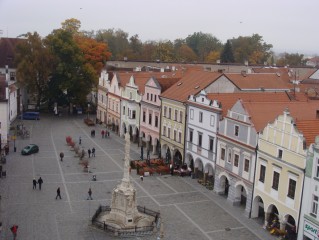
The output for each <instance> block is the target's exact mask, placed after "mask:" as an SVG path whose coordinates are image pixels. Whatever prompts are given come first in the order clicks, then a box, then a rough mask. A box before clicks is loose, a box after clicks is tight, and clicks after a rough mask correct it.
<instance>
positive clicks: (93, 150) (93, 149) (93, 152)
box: [92, 148, 95, 157]
mask: <svg viewBox="0 0 319 240" xmlns="http://www.w3.org/2000/svg"><path fill="white" fill-rule="evenodd" d="M92 157H95V148H92Z"/></svg>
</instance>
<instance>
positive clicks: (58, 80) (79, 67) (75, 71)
mask: <svg viewBox="0 0 319 240" xmlns="http://www.w3.org/2000/svg"><path fill="white" fill-rule="evenodd" d="M73 33H74V32H73V31H68V30H64V29H56V30H54V31H53V32H52V33H51V34H50V35H48V36H47V38H46V42H47V45H48V46H50V50H51V52H52V54H53V55H54V57H55V61H54V71H53V73H52V77H51V80H50V97H51V100H53V101H57V102H58V103H59V104H69V103H76V104H82V105H83V104H84V103H85V102H86V96H87V95H88V94H89V92H90V91H91V89H92V87H94V85H95V84H96V78H95V76H96V72H95V69H94V68H93V67H92V65H90V64H88V63H86V62H85V58H84V54H83V52H82V51H81V49H80V47H79V46H78V45H77V43H76V41H75V39H74V36H73Z"/></svg>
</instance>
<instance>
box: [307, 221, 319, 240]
mask: <svg viewBox="0 0 319 240" xmlns="http://www.w3.org/2000/svg"><path fill="white" fill-rule="evenodd" d="M304 232H306V233H308V234H310V235H311V236H313V237H315V238H313V239H316V238H318V237H319V227H318V226H316V225H313V224H312V223H310V222H308V221H307V220H305V224H304Z"/></svg>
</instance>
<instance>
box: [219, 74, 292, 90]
mask: <svg viewBox="0 0 319 240" xmlns="http://www.w3.org/2000/svg"><path fill="white" fill-rule="evenodd" d="M225 76H226V77H227V78H228V79H229V80H230V81H232V82H233V83H234V84H235V85H236V86H237V87H238V88H240V89H242V90H244V89H260V88H264V89H291V88H292V87H293V85H292V84H290V83H289V76H288V74H287V73H286V74H276V73H251V74H241V73H226V74H225Z"/></svg>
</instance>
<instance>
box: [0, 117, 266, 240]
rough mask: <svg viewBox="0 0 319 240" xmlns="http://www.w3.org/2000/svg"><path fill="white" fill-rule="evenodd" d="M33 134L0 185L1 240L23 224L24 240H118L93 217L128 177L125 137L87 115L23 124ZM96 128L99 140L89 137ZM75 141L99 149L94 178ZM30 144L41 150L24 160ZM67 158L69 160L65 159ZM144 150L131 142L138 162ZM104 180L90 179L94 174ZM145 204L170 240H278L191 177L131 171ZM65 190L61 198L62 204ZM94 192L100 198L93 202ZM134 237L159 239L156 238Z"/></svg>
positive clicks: (92, 166)
mask: <svg viewBox="0 0 319 240" xmlns="http://www.w3.org/2000/svg"><path fill="white" fill-rule="evenodd" d="M24 125H25V126H26V127H27V129H29V130H30V132H31V137H30V138H29V139H21V138H19V137H18V139H17V140H16V143H15V144H16V147H17V152H13V143H12V142H11V143H10V153H9V155H8V156H7V163H6V164H4V169H5V170H6V172H7V177H6V178H3V179H1V180H0V190H1V197H2V200H1V205H0V213H1V215H0V218H1V221H2V223H3V227H2V233H1V239H6V240H9V239H13V237H12V235H11V232H10V229H9V228H10V227H11V226H12V225H13V224H17V225H18V226H19V229H18V237H17V239H21V240H22V239H23V240H47V239H50V240H51V239H52V240H64V239H66V240H82V239H83V240H84V239H85V240H89V239H90V240H100V239H117V238H116V237H113V236H112V235H109V234H106V233H104V232H102V231H99V230H96V229H94V228H92V227H90V226H89V219H90V218H91V216H92V215H93V213H94V211H95V210H96V209H97V208H98V206H99V205H100V204H101V205H110V200H111V196H112V190H113V188H114V187H115V186H116V185H117V184H118V183H120V181H121V179H122V177H123V172H122V170H123V159H124V139H122V138H120V137H118V136H115V135H114V134H112V133H111V136H110V138H107V139H102V138H101V135H100V131H101V129H102V126H101V125H98V126H95V127H87V126H86V125H84V123H83V117H82V118H80V117H70V118H68V117H53V116H46V117H45V116H42V118H41V120H40V121H24ZM92 129H95V130H96V137H95V138H91V137H90V131H91V130H92ZM68 135H69V136H71V137H72V138H73V139H74V140H75V141H76V142H78V139H79V137H80V136H81V138H82V146H83V148H84V149H86V150H87V149H88V148H92V147H95V149H96V157H93V158H92V157H91V158H90V161H89V170H90V171H89V173H88V172H83V167H82V166H81V165H79V164H78V163H79V160H78V158H76V157H74V152H72V151H70V148H69V147H68V146H67V145H66V141H65V137H66V136H68ZM29 143H35V144H38V145H39V147H40V151H39V153H37V154H33V155H31V156H22V155H21V154H20V151H21V149H22V148H23V147H24V146H26V145H27V144H29ZM60 152H64V159H63V162H61V161H60V158H59V153H60ZM139 153H140V151H139V149H138V147H137V145H136V144H131V159H139ZM93 174H94V175H96V176H97V181H94V182H93V181H91V179H92V175H93ZM40 176H41V177H42V179H43V181H44V183H43V185H42V190H41V191H40V190H39V189H36V190H33V189H32V180H33V178H36V179H38V178H39V177H40ZM131 177H132V180H133V184H134V186H135V187H136V189H137V203H138V205H140V206H146V207H147V208H150V209H153V210H155V211H160V212H161V216H162V219H163V224H164V225H163V226H164V239H169V240H175V239H176V240H178V239H184V240H193V239H196V240H207V239H208V240H209V239H227V240H231V239H236V240H240V239H245V240H253V239H254V240H255V239H271V236H270V235H269V234H268V232H266V231H265V230H264V229H262V226H261V225H260V223H257V221H255V220H252V219H247V218H245V217H244V215H243V209H242V208H239V207H233V206H230V205H229V204H228V203H227V202H226V199H225V198H224V197H222V196H218V195H216V194H215V193H214V192H213V191H210V190H207V189H206V188H204V187H202V186H201V185H199V184H198V183H197V181H196V180H195V179H191V178H189V177H183V178H182V177H177V176H170V175H163V176H160V175H154V176H151V177H145V178H144V181H143V182H141V181H140V179H139V176H137V175H136V173H135V171H132V175H131ZM58 187H60V189H61V196H62V200H59V199H58V200H56V199H55V197H56V190H57V188H58ZM89 187H91V189H92V192H93V193H92V197H93V200H91V201H90V200H89V201H88V200H87V192H88V189H89ZM133 239H136V240H137V239H141V240H155V239H157V234H154V235H152V236H146V237H135V238H133Z"/></svg>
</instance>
